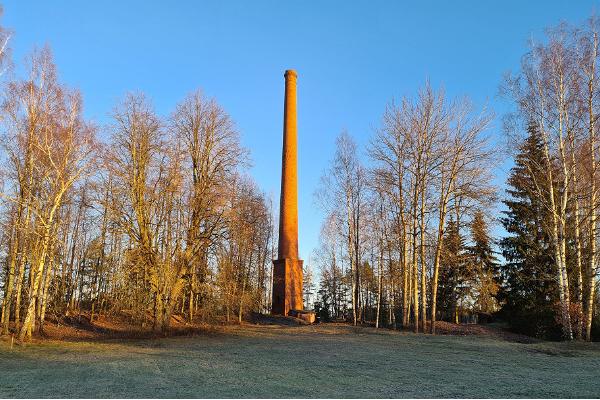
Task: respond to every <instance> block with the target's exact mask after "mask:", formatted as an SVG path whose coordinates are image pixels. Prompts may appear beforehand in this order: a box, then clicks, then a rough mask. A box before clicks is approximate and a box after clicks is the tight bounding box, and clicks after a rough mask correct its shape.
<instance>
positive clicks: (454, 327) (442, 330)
mask: <svg viewBox="0 0 600 400" xmlns="http://www.w3.org/2000/svg"><path fill="white" fill-rule="evenodd" d="M435 330H436V333H437V334H440V335H454V336H471V335H475V336H487V337H492V338H498V339H503V340H506V341H509V342H517V343H538V342H540V340H538V339H535V338H532V337H530V336H525V335H521V334H518V333H513V332H510V331H508V330H507V329H505V328H502V327H499V326H496V325H476V324H453V323H450V322H446V321H437V322H436V323H435Z"/></svg>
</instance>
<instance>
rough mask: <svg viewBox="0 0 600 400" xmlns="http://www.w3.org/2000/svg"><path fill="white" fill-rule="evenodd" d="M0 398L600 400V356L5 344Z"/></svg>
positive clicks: (479, 345) (317, 340)
mask: <svg viewBox="0 0 600 400" xmlns="http://www.w3.org/2000/svg"><path fill="white" fill-rule="evenodd" d="M0 397H34V398H37V397H369V398H372V397H594V398H598V397H600V346H598V344H587V343H570V344H567V343H531V344H522V343H515V342H508V341H504V340H501V339H493V338H486V337H475V336H469V337H461V336H425V335H414V334H409V333H400V332H391V331H376V330H374V329H372V328H356V329H355V328H352V327H348V326H339V325H321V326H304V327H294V326H291V327H282V326H259V327H254V326H247V327H237V328H236V327H232V328H227V329H224V330H223V331H218V332H214V333H211V334H206V335H199V336H193V337H178V338H169V339H156V340H138V341H128V342H102V343H97V342H46V343H36V344H28V345H26V346H24V347H21V346H16V345H15V346H14V347H13V348H12V349H11V348H10V345H9V344H8V343H6V342H0Z"/></svg>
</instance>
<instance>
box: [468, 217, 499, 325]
mask: <svg viewBox="0 0 600 400" xmlns="http://www.w3.org/2000/svg"><path fill="white" fill-rule="evenodd" d="M471 240H472V241H473V245H472V246H470V247H469V249H468V254H469V262H470V264H471V266H472V271H473V274H474V280H473V285H474V289H475V293H474V298H475V309H476V310H477V311H479V312H483V313H487V314H491V313H493V312H495V311H497V308H498V307H497V301H496V295H497V293H498V279H497V278H498V260H497V258H496V256H495V254H494V251H493V250H492V239H491V238H490V235H489V233H488V227H487V223H486V221H485V217H484V215H483V212H481V211H477V212H475V215H474V216H473V221H472V222H471Z"/></svg>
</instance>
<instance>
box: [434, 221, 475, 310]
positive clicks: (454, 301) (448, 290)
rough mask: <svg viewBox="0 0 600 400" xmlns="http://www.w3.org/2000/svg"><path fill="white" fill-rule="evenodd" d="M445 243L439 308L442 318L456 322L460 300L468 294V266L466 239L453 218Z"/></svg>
mask: <svg viewBox="0 0 600 400" xmlns="http://www.w3.org/2000/svg"><path fill="white" fill-rule="evenodd" d="M443 243H444V244H443V249H442V257H441V260H440V280H439V288H438V302H437V308H438V310H439V311H440V314H441V315H440V316H441V319H443V320H449V321H452V322H455V321H456V320H457V319H458V313H459V307H460V301H461V299H463V298H464V297H465V295H466V294H467V293H465V290H467V285H465V282H466V280H467V277H468V273H467V272H468V271H467V269H468V266H467V262H466V261H467V254H466V248H465V241H464V238H463V237H462V236H461V234H460V229H459V227H458V224H457V223H456V221H455V220H454V219H453V218H450V219H449V220H448V223H447V224H446V231H445V234H444V242H443Z"/></svg>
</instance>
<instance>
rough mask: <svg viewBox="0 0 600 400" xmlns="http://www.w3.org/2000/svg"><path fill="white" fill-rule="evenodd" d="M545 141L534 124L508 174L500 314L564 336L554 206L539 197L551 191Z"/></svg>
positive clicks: (519, 326) (544, 333)
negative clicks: (559, 310)
mask: <svg viewBox="0 0 600 400" xmlns="http://www.w3.org/2000/svg"><path fill="white" fill-rule="evenodd" d="M542 146H543V143H542V138H541V135H540V133H539V132H538V130H537V129H536V127H535V125H533V124H530V126H529V127H528V136H527V138H526V139H525V141H524V142H523V144H522V145H521V147H520V150H519V153H518V154H517V156H516V158H515V166H514V167H513V168H512V170H511V173H510V176H509V178H508V184H509V186H510V189H508V190H507V192H508V195H509V198H508V199H507V200H504V204H506V206H507V208H508V210H507V211H505V212H504V214H505V217H503V218H501V222H502V224H503V225H504V228H505V229H506V231H507V232H508V234H509V235H508V236H507V237H505V238H504V239H502V240H501V241H500V246H501V248H502V255H503V257H504V259H505V263H504V264H503V265H502V266H501V268H500V278H501V288H500V292H499V293H498V300H499V301H500V303H501V304H502V312H501V315H502V316H503V318H504V319H506V320H507V321H508V322H509V324H510V325H511V327H512V328H513V329H514V330H516V331H519V332H522V333H525V334H528V335H534V336H538V337H546V338H550V337H557V336H558V337H560V327H559V326H558V325H557V323H556V321H555V315H556V311H555V309H554V308H555V307H557V302H558V287H557V283H556V279H555V277H556V270H555V263H554V262H553V260H552V248H551V245H552V243H551V237H550V235H549V232H548V226H549V225H548V220H549V218H550V214H549V212H550V211H549V210H548V209H547V208H546V206H545V204H543V202H542V201H540V194H541V195H542V196H547V195H548V193H549V192H548V188H549V183H548V182H547V181H546V180H545V178H546V176H547V175H546V174H545V173H544V165H545V163H544V155H543V147H542ZM542 198H543V197H542Z"/></svg>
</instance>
